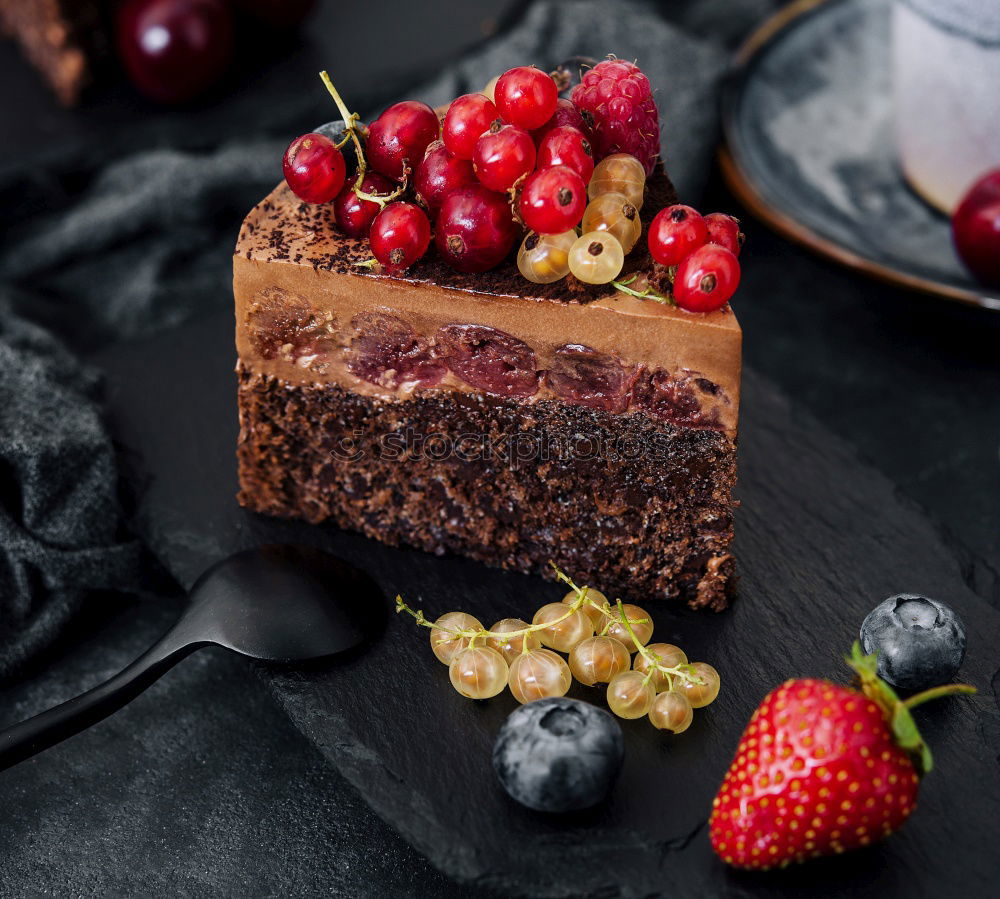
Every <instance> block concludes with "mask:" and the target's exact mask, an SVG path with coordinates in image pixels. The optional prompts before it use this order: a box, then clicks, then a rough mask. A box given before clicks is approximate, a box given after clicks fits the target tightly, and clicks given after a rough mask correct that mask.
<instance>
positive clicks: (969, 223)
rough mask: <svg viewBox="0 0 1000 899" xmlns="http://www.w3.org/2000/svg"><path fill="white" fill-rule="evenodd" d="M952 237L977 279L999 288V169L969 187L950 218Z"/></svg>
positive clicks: (960, 255) (962, 258) (960, 254)
mask: <svg viewBox="0 0 1000 899" xmlns="http://www.w3.org/2000/svg"><path fill="white" fill-rule="evenodd" d="M951 234H952V238H953V240H954V241H955V249H956V250H957V251H958V255H959V257H961V260H962V262H964V263H965V265H966V266H967V267H968V269H969V271H970V272H972V274H973V275H975V276H976V279H977V280H979V281H981V282H982V283H983V284H985V285H987V286H989V287H1000V169H996V170H995V171H992V172H989V173H987V174H986V175H985V176H983V177H982V178H980V179H979V180H978V181H977V182H976V183H975V184H974V185H972V188H971V189H970V190H969V192H968V193H967V194H966V195H965V197H964V198H963V199H962V202H961V203H959V205H958V208H957V209H956V210H955V214H954V215H953V216H952V219H951Z"/></svg>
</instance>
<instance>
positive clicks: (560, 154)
mask: <svg viewBox="0 0 1000 899" xmlns="http://www.w3.org/2000/svg"><path fill="white" fill-rule="evenodd" d="M536 165H537V166H538V168H540V169H541V168H545V167H546V166H550V165H565V166H569V168H571V169H572V170H573V171H574V172H576V173H577V174H578V175H579V176H580V177H581V178H582V179H583V183H584V184H587V183H588V182H589V181H590V176H591V175H593V174H594V153H593V151H592V150H591V149H590V141H588V140H587V138H586V137H584V136H583V132H582V131H580V130H578V129H576V128H573V127H572V126H570V125H561V126H560V127H558V128H553V129H552V130H551V131H550V132H549V133H548V134H546V135H545V137H543V138H542V142H541V143H540V144H539V145H538V160H537V162H536Z"/></svg>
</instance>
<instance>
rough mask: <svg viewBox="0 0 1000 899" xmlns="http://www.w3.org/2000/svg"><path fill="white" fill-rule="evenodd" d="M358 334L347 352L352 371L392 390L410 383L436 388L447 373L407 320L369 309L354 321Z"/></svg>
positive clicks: (352, 322)
mask: <svg viewBox="0 0 1000 899" xmlns="http://www.w3.org/2000/svg"><path fill="white" fill-rule="evenodd" d="M351 326H352V327H353V328H354V331H355V336H354V338H353V339H352V340H351V344H350V347H349V348H348V351H347V368H348V370H349V371H350V372H351V374H353V375H355V376H356V377H358V378H362V379H363V380H365V381H368V382H369V383H372V384H379V385H380V386H382V387H388V388H390V389H393V390H394V389H395V388H397V387H398V386H399V385H400V384H403V383H409V384H414V385H416V386H418V387H433V386H434V385H435V384H437V383H439V382H440V381H441V379H442V378H443V377H444V376H445V375H446V374H447V373H448V367H447V366H446V365H445V364H444V363H443V362H442V361H440V360H439V359H436V358H435V357H434V353H433V351H432V349H431V347H430V345H429V344H428V343H427V341H426V340H424V339H423V338H422V337H418V336H417V335H416V334H415V333H414V332H413V329H412V328H410V326H409V325H407V324H406V322H403V321H400V319H398V318H395V317H394V316H391V315H385V314H383V313H380V312H367V313H363V314H361V315H358V316H356V317H355V318H354V319H353V320H352V321H351Z"/></svg>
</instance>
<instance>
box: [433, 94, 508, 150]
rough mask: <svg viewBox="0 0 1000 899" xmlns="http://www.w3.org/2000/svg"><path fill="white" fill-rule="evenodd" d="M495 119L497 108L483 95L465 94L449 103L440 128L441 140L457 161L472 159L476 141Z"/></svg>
mask: <svg viewBox="0 0 1000 899" xmlns="http://www.w3.org/2000/svg"><path fill="white" fill-rule="evenodd" d="M496 118H497V108H496V106H494V105H493V104H492V103H491V102H490V99H489V97H487V96H485V95H484V94H465V95H464V96H461V97H457V98H456V99H454V100H452V101H451V105H450V106H449V107H448V112H447V113H445V117H444V124H443V125H442V127H441V139H442V140H443V141H444V145H445V146H446V147H447V148H448V150H449V151H450V152H451V153H453V154H454V155H455V156H457V157H458V158H459V159H472V153H473V151H474V150H475V149H476V141H478V140H479V138H480V137H481V136H482V134H483V132H484V131H489V129H490V125H492V124H493V122H494V120H495V119H496Z"/></svg>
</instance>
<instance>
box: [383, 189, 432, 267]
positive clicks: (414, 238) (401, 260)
mask: <svg viewBox="0 0 1000 899" xmlns="http://www.w3.org/2000/svg"><path fill="white" fill-rule="evenodd" d="M368 239H369V240H370V241H371V245H372V253H373V255H374V256H375V258H376V259H377V260H378V261H379V262H381V263H382V265H384V266H385V267H386V268H387V269H388V270H389V271H390V272H401V271H403V269H406V268H409V267H410V266H411V265H413V263H414V262H416V261H417V260H418V259H419V258H420V257H421V256H423V255H424V253H426V252H427V247H428V245H429V244H430V242H431V223H430V222H429V221H427V216H426V215H425V214H424V211H423V210H422V209H421V208H420V207H419V206H415V205H414V204H413V203H390V204H389V205H388V206H386V207H385V209H383V210H382V211H381V212H380V213H379V214H378V215H377V216H375V221H373V222H372V228H371V232H370V233H369V235H368Z"/></svg>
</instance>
